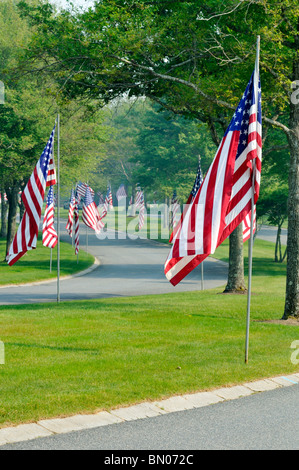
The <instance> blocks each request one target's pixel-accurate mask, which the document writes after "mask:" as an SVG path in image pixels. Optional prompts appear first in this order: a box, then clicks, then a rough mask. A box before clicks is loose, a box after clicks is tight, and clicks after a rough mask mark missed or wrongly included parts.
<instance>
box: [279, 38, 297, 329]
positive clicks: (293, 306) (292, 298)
mask: <svg viewBox="0 0 299 470" xmlns="http://www.w3.org/2000/svg"><path fill="white" fill-rule="evenodd" d="M297 41H299V37H298V39H297ZM293 79H294V80H298V79H299V59H297V60H296V61H295V62H294V75H293ZM297 101H298V100H291V102H290V125H289V129H290V131H289V133H288V142H289V146H290V170H289V199H288V239H287V279H286V297H285V308H284V315H283V317H282V318H283V319H284V320H286V319H287V318H289V317H296V318H298V319H299V101H298V102H297Z"/></svg>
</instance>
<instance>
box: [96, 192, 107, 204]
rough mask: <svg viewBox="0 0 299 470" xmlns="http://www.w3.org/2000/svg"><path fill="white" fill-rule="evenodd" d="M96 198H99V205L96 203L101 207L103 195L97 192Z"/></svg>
mask: <svg viewBox="0 0 299 470" xmlns="http://www.w3.org/2000/svg"><path fill="white" fill-rule="evenodd" d="M97 194H98V196H99V203H98V206H100V207H102V206H103V204H104V202H105V200H104V197H103V194H102V193H101V192H100V191H99V192H98V193H97Z"/></svg>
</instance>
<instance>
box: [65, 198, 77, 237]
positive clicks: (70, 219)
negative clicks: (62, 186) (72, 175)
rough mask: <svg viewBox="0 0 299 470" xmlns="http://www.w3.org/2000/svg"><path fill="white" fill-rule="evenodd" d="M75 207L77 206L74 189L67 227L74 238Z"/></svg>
mask: <svg viewBox="0 0 299 470" xmlns="http://www.w3.org/2000/svg"><path fill="white" fill-rule="evenodd" d="M74 205H75V194H74V190H73V189H72V192H71V197H70V205H69V214H68V221H67V224H66V227H65V228H66V231H67V232H68V234H69V236H70V237H72V236H73V218H74Z"/></svg>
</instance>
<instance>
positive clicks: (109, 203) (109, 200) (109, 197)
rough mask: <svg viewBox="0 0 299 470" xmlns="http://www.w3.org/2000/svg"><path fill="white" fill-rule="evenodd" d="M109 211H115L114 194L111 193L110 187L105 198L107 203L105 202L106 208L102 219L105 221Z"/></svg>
mask: <svg viewBox="0 0 299 470" xmlns="http://www.w3.org/2000/svg"><path fill="white" fill-rule="evenodd" d="M109 209H113V202H112V192H111V187H110V186H108V188H107V194H106V197H105V202H104V207H103V211H102V214H101V219H103V218H104V217H105V216H106V215H107V212H108V210H109Z"/></svg>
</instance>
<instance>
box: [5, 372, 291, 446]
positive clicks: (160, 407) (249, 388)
mask: <svg viewBox="0 0 299 470" xmlns="http://www.w3.org/2000/svg"><path fill="white" fill-rule="evenodd" d="M298 383H299V373H296V374H292V375H286V376H278V377H272V378H269V379H263V380H256V381H254V382H247V383H245V384H243V385H236V386H233V387H223V388H220V389H217V390H213V391H210V392H198V393H191V394H186V395H182V396H175V397H170V398H167V399H165V400H161V401H155V402H145V403H140V404H137V405H133V406H129V407H124V408H117V409H114V410H111V411H110V412H108V411H100V412H99V413H95V414H90V415H83V414H82V415H81V414H79V415H75V416H70V417H67V418H55V419H45V420H41V421H38V422H37V423H31V424H20V425H18V426H15V427H9V428H3V429H0V446H3V445H5V444H12V443H15V442H22V441H28V440H31V439H36V438H40V437H48V436H53V435H55V434H64V433H68V432H74V431H82V430H84V429H91V428H96V427H99V426H107V425H109V424H115V423H122V422H126V421H133V420H137V419H144V418H150V417H154V416H159V415H163V414H166V413H173V412H177V411H183V410H190V409H194V408H201V407H203V406H208V405H213V404H216V403H219V402H224V401H228V400H235V399H237V398H241V397H246V396H249V395H252V394H253V393H261V392H265V391H269V390H274V389H276V388H283V387H290V386H292V385H295V384H298Z"/></svg>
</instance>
